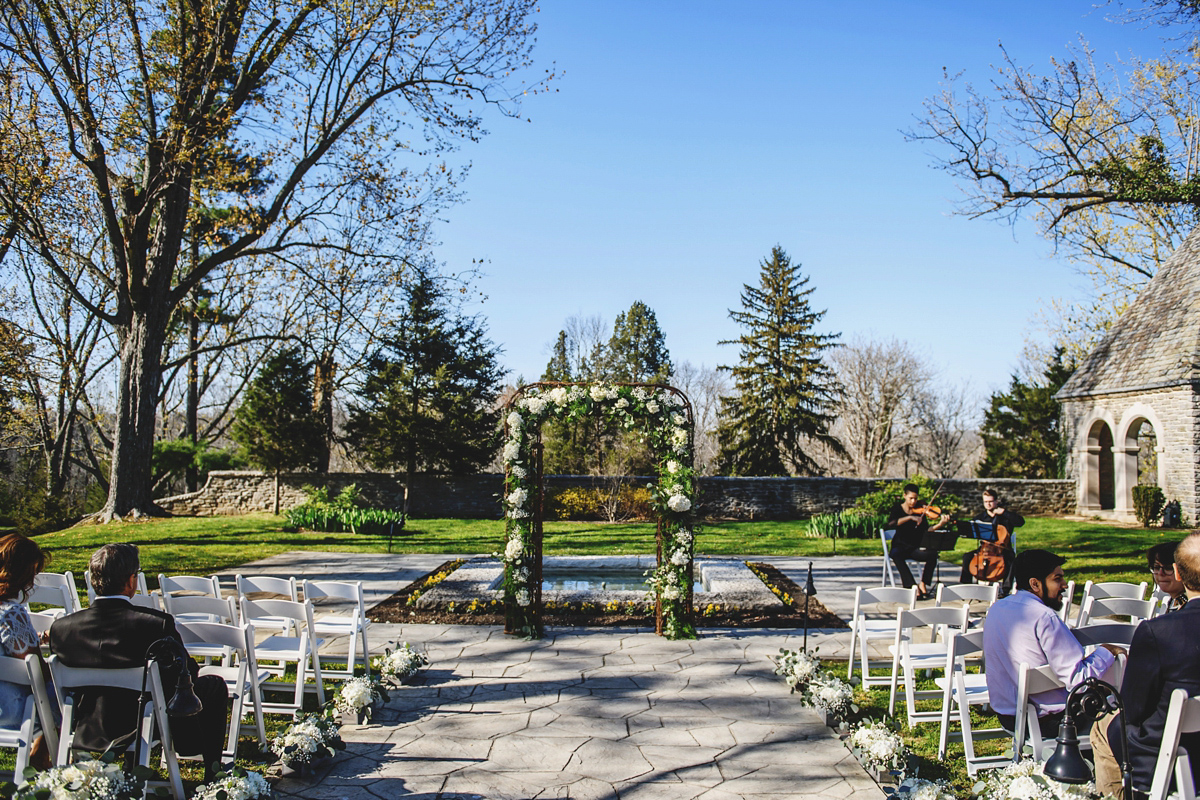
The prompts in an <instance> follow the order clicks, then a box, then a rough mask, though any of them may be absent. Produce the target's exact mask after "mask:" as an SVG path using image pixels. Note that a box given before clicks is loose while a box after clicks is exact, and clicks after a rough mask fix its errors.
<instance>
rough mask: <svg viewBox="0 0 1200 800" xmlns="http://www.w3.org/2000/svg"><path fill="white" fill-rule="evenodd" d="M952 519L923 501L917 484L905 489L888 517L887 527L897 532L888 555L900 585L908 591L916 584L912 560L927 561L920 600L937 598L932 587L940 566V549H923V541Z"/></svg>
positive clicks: (923, 571) (922, 575)
mask: <svg viewBox="0 0 1200 800" xmlns="http://www.w3.org/2000/svg"><path fill="white" fill-rule="evenodd" d="M934 520H936V522H934V524H933V525H932V526H930V522H931V521H934ZM949 520H950V517H949V515H947V514H941V513H940V512H937V511H935V510H934V509H932V508H930V507H928V506H927V504H926V503H924V502H922V501H921V500H920V499H919V495H918V490H917V487H916V485H915V484H912V483H910V484H908V485H906V486H905V487H904V499H903V500H902V501H900V502H899V503H896V505H894V506H892V510H891V512H890V513H889V514H888V523H887V527H888V528H889V529H894V530H895V531H896V535H895V536H894V537H893V538H892V546H891V548H889V550H888V553H889V555H890V557H891V559H892V562H893V563H894V564H895V565H896V570H897V571H898V572H899V573H900V582H901V583H902V584H903V585H904V588H905V589H907V588H909V587H910V586H912V585H913V583H914V581H913V575H912V571H911V570H910V569H909V568H908V563H907V562H908V559H910V558H911V559H913V560H914V561H923V562H925V566H924V567H923V568H922V569H921V582H920V583H919V584H917V590H918V591H919V592H920V594H919V595H918V596H917V599H919V600H928V599H929V598H931V597H933V592H932V591H931V589H930V586H929V584H930V583H931V582H932V581H933V571H934V569H935V568H936V567H937V559H938V554H937V551H936V550H926V549H925V548H923V547H921V540H922V539H924V538H925V532H926V531H936V530H938V529H940V528H941V527H942V526H943V525H945V524H946V523H947V522H948V521H949Z"/></svg>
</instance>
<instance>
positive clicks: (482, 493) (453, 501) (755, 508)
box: [158, 471, 1076, 520]
mask: <svg viewBox="0 0 1200 800" xmlns="http://www.w3.org/2000/svg"><path fill="white" fill-rule="evenodd" d="M632 480H633V481H635V482H638V483H643V484H644V483H647V482H649V481H651V480H652V479H651V478H633V479H632ZM351 483H353V484H355V485H356V486H357V487H358V489H359V491H360V493H361V494H362V496H363V498H364V499H365V500H367V501H368V502H369V503H370V504H371V505H373V506H378V507H382V508H400V507H401V505H402V503H403V498H404V482H403V476H402V475H394V474H384V473H331V474H329V475H316V474H312V473H297V474H283V475H280V477H279V497H280V502H279V505H280V508H281V509H287V508H291V507H292V506H295V505H299V504H300V503H302V502H304V499H305V493H304V490H303V487H305V486H328V487H329V489H330V494H336V493H337V492H339V491H341V489H342V488H343V487H344V486H346V485H348V484H351ZM545 483H546V490H547V492H548V493H552V492H555V491H558V490H561V489H565V488H567V487H571V486H584V487H587V486H594V485H597V479H596V478H592V477H590V476H586V475H547V476H546V479H545ZM985 486H991V487H993V488H995V489H996V491H998V492H999V493H1000V496H1001V498H1002V499H1003V500H1004V502H1005V503H1006V504H1007V505H1008V506H1010V507H1011V508H1013V509H1015V510H1017V511H1020V512H1021V513H1022V514H1069V513H1073V512H1074V510H1075V498H1076V490H1075V482H1074V481H1053V480H1043V481H1027V480H1019V479H1008V478H1005V479H996V480H988V481H979V480H965V481H953V480H949V481H946V484H945V488H944V489H943V491H944V492H947V493H950V494H956V495H958V496H959V497H960V498H962V499H963V501H964V502H965V503H966V506H967V508H968V509H969V510H971V511H972V513H974V512H975V511H978V510H979V509H980V508H982V505H981V504H980V503H979V495H980V493H981V492H982V490H983V488H984V487H985ZM874 488H875V481H874V480H869V479H859V478H702V479H701V480H700V503H699V511H700V513H701V514H703V515H705V516H711V517H716V518H723V519H743V520H755V519H770V520H788V519H805V518H808V517H811V516H812V515H814V514H821V513H827V512H832V511H840V510H841V509H843V508H846V507H847V506H849V505H850V504H851V503H853V502H854V500H855V498H858V497H860V496H861V495H863V494H866V493H867V492H870V491H872V490H873V489H874ZM501 489H502V484H501V477H500V476H499V475H495V474H489V475H471V476H466V477H460V478H450V477H442V476H431V475H420V476H417V478H416V480H414V481H413V491H412V492H411V495H410V498H409V510H410V513H411V514H412V515H413V516H416V517H460V518H469V519H498V518H499V516H500V500H499V498H500V491H501ZM274 497H275V482H274V477H273V476H272V475H270V474H265V473H260V472H240V471H223V472H210V473H209V476H208V482H207V483H206V484H205V486H204V488H203V489H201V490H200V491H198V492H192V493H190V494H184V495H177V496H175V497H168V498H164V499H161V500H159V501H158V503H159V505H161V506H162V507H163V508H165V509H167V510H168V511H170V512H172V513H174V514H179V515H183V516H202V517H204V516H215V515H220V514H244V513H247V512H250V511H270V510H271V509H272V508H273V504H274Z"/></svg>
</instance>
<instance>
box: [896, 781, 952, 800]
mask: <svg viewBox="0 0 1200 800" xmlns="http://www.w3.org/2000/svg"><path fill="white" fill-rule="evenodd" d="M888 798H889V800H957V798H956V797H955V795H954V792H953V791H951V789H950V785H949V784H948V783H946V782H945V781H927V780H925V779H923V778H909V779H908V780H906V781H904V782H903V783H901V784H900V785H899V786H897V787H896V790H895V791H894V792H892V793H891V794H890V795H888Z"/></svg>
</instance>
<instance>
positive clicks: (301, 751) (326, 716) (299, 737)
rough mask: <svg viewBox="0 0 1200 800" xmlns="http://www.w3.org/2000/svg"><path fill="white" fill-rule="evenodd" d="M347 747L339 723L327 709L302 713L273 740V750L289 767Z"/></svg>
mask: <svg viewBox="0 0 1200 800" xmlns="http://www.w3.org/2000/svg"><path fill="white" fill-rule="evenodd" d="M345 748H346V745H345V743H344V742H343V741H342V737H341V734H339V733H338V726H337V723H336V722H334V720H333V717H332V714H330V713H328V712H320V713H315V714H302V715H300V717H299V718H298V719H297V720H296V721H295V722H293V723H292V724H291V725H289V726H287V728H285V729H284V731H283V733H281V734H279V735H278V736H276V737H275V738H274V739H272V740H271V743H270V749H271V752H272V753H274V754H275V755H276V756H278V757H279V760H280V762H282V764H283V766H284V768H285V769H287V770H294V769H296V768H297V767H300V766H303V765H305V764H311V763H312V762H313V761H316V760H319V759H321V758H325V757H327V756H334V755H336V754H337V751H338V750H344V749H345Z"/></svg>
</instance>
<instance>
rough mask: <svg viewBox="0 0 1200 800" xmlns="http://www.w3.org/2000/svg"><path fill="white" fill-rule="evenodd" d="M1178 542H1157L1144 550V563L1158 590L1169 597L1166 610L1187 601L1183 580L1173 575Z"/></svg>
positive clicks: (1179, 606)
mask: <svg viewBox="0 0 1200 800" xmlns="http://www.w3.org/2000/svg"><path fill="white" fill-rule="evenodd" d="M1177 547H1179V542H1159V543H1158V544H1156V545H1154V546H1153V547H1151V548H1150V549H1149V550H1147V551H1146V565H1147V566H1149V567H1150V574H1151V575H1153V576H1154V583H1155V585H1156V586H1158V590H1159V591H1160V592H1162V593H1163V594H1165V595H1167V596H1169V597H1170V598H1171V602H1170V603H1169V604H1168V605H1167V611H1178V610H1179V609H1181V608H1183V606H1184V603H1186V602H1187V601H1188V598H1187V591H1186V590H1185V589H1184V586H1183V582H1182V581H1180V580H1179V578H1177V577H1175V548H1177Z"/></svg>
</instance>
